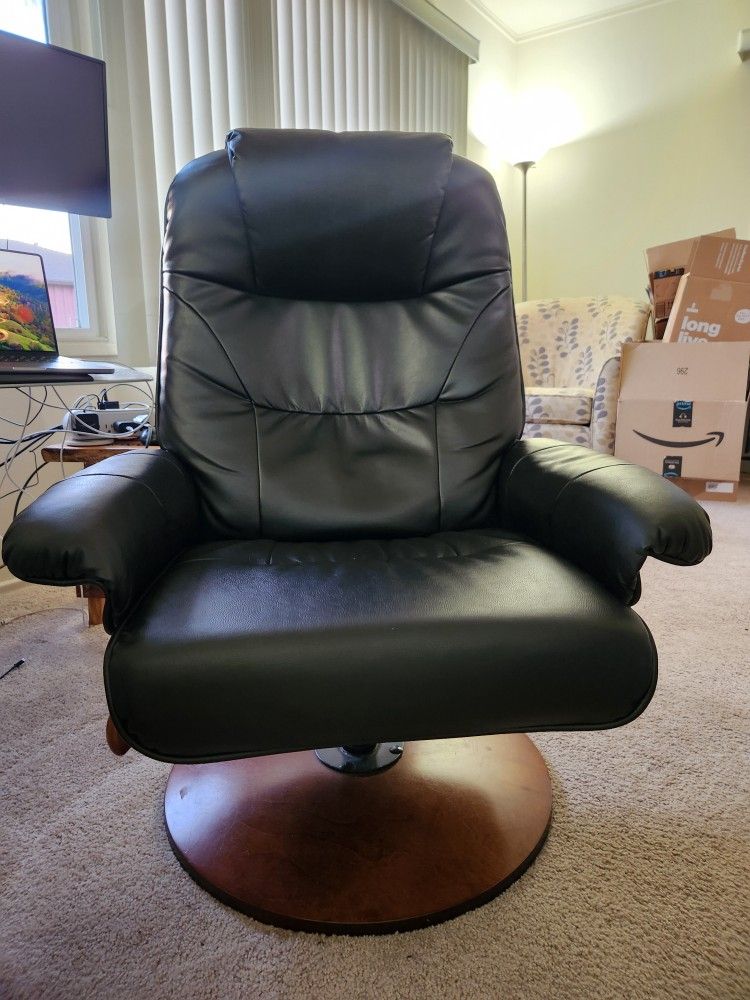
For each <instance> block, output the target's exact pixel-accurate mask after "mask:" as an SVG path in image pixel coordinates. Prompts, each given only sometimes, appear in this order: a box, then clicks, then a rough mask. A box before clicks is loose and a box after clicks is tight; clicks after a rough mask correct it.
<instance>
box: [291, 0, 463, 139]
mask: <svg viewBox="0 0 750 1000" xmlns="http://www.w3.org/2000/svg"><path fill="white" fill-rule="evenodd" d="M274 6H275V33H276V48H277V54H278V55H277V76H278V98H279V125H280V126H281V127H282V128H331V129H336V130H343V129H393V130H402V131H415V132H433V131H434V132H447V133H448V134H449V135H451V136H452V137H453V141H454V144H455V147H456V150H457V151H458V152H460V153H463V152H465V149H466V114H467V108H466V105H467V92H468V69H469V59H468V57H467V56H466V55H464V53H463V52H461V51H459V49H457V48H455V47H454V46H453V45H451V44H450V43H449V42H447V41H445V40H444V39H443V38H441V37H440V36H439V35H437V34H436V33H435V32H434V31H431V30H430V28H428V27H426V26H425V25H424V24H422V23H421V22H420V21H418V20H417V19H416V18H414V17H413V16H412V15H411V14H408V13H406V11H404V10H402V9H401V8H400V7H398V6H396V4H395V3H393V2H391V0H275V5H274Z"/></svg>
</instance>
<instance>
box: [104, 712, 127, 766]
mask: <svg viewBox="0 0 750 1000" xmlns="http://www.w3.org/2000/svg"><path fill="white" fill-rule="evenodd" d="M105 735H106V737H107V746H108V747H109V749H110V750H111V751H112V753H113V754H116V755H117V756H118V757H124V756H125V754H126V753H127V752H128V750H130V744H129V743H127V742H126V741H125V740H124V739H123V738H122V736H120V734H119V733H118V732H117V730H116V729H115V724H114V722H113V721H112V716H111V715H108V716H107V728H106V730H105Z"/></svg>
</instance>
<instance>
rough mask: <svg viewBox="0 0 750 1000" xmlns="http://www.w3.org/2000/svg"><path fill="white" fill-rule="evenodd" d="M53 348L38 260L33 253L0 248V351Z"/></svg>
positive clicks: (47, 301) (45, 295)
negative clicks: (21, 252) (14, 251)
mask: <svg viewBox="0 0 750 1000" xmlns="http://www.w3.org/2000/svg"><path fill="white" fill-rule="evenodd" d="M8 350H15V351H19V350H21V351H54V350H55V334H54V330H53V327H52V316H51V314H50V308H49V299H48V298H47V289H46V287H45V284H44V274H43V271H42V263H41V260H40V258H39V257H37V256H35V255H34V254H20V253H13V252H12V251H5V250H0V352H2V351H8Z"/></svg>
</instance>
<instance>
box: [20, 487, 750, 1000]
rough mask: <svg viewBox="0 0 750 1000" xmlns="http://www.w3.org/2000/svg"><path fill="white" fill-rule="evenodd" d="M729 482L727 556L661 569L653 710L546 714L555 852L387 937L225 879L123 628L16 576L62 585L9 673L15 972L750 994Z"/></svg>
mask: <svg viewBox="0 0 750 1000" xmlns="http://www.w3.org/2000/svg"><path fill="white" fill-rule="evenodd" d="M708 506H709V509H710V513H711V516H712V518H713V521H714V526H715V533H716V547H715V551H714V554H713V555H712V556H711V558H710V559H709V560H708V561H707V562H705V563H704V564H703V565H702V566H700V567H697V568H694V569H687V570H684V569H679V568H677V567H672V566H665V565H661V564H656V563H653V562H652V563H651V564H650V565H649V566H648V567H647V570H646V572H645V574H644V598H643V600H642V601H641V604H640V605H639V611H640V613H641V614H642V616H643V617H644V618H645V619H646V621H647V622H648V623H649V625H650V626H651V628H652V630H653V632H654V635H655V638H656V642H657V646H658V647H659V650H660V654H661V678H660V682H659V686H658V688H657V692H656V696H655V698H654V701H653V702H652V704H651V706H650V707H649V709H648V710H647V711H646V713H645V715H644V716H642V717H641V718H640V719H638V720H637V722H635V723H634V724H633V725H631V726H628V727H626V728H624V729H622V730H614V731H610V732H603V733H569V734H565V733H562V734H555V735H543V736H539V737H538V743H539V745H540V747H541V749H542V751H543V753H544V755H545V757H546V759H547V761H548V764H549V767H550V770H551V772H552V774H553V778H554V783H555V816H554V820H553V828H552V832H551V834H550V838H549V840H548V842H547V845H546V847H545V848H544V850H543V851H542V853H541V855H540V856H539V858H538V859H537V861H536V863H535V864H534V865H533V867H532V868H531V869H530V871H529V872H528V873H527V874H526V875H525V876H524V877H523V878H522V879H521V880H520V882H518V883H516V885H515V886H513V887H512V888H511V889H510V890H509V891H508V892H506V893H505V894H504V895H502V896H500V897H499V898H498V899H496V900H495V901H494V902H492V903H490V904H489V905H487V906H485V907H483V908H482V909H480V910H477V911H475V912H473V913H471V914H467V915H465V916H463V917H460V918H459V919H457V920H455V921H453V922H451V923H447V924H443V925H441V926H439V927H435V928H431V929H430V930H426V931H418V932H414V933H410V934H404V935H399V936H393V937H386V938H360V939H350V938H323V937H316V936H310V935H306V934H293V933H287V932H283V931H276V930H272V929H269V928H267V927H264V926H261V925H259V924H256V923H254V922H253V921H251V920H248V919H246V918H245V917H243V916H241V915H239V914H237V913H235V912H233V911H232V910H229V909H227V908H225V907H223V906H222V905H221V904H219V903H218V902H216V901H215V900H214V899H213V898H211V897H210V896H208V895H206V894H205V893H203V892H202V891H201V890H200V889H199V888H198V887H197V886H196V885H195V884H194V883H193V882H192V881H191V880H190V879H189V878H188V876H187V875H186V874H185V873H184V872H183V871H182V870H181V868H180V867H179V865H178V864H177V861H176V860H175V859H174V857H173V855H172V853H171V851H170V849H169V847H168V845H167V840H166V837H165V834H164V830H163V828H162V817H161V808H162V805H161V796H162V790H163V786H164V782H165V779H166V776H167V771H168V768H167V766H165V765H163V764H159V763H156V762H154V761H150V760H147V759H146V758H144V757H139V756H138V755H137V754H135V753H129V754H128V755H127V756H126V757H124V758H122V759H118V758H115V757H113V756H112V755H111V754H110V753H109V751H108V750H107V749H106V747H105V744H104V739H103V723H104V718H105V714H106V713H105V703H104V695H103V691H102V684H101V666H100V663H101V653H102V649H103V647H104V643H105V637H104V635H103V634H102V631H101V629H91V630H83V629H82V627H81V618H80V613H79V612H77V611H76V610H74V609H70V608H68V609H66V608H60V607H57V605H59V604H60V603H62V602H67V603H70V600H69V598H68V596H67V594H65V595H61V594H60V593H59V592H49V591H46V590H43V589H42V588H38V589H36V590H34V591H33V592H32V594H31V596H30V595H29V593H26V594H22V595H20V597H19V596H18V595H16V597H14V598H13V601H15V612H16V613H18V612H19V611H22V610H24V608H26V609H27V610H31V609H32V608H33V604H30V603H29V602H30V601H32V602H33V601H37V606H39V603H38V602H41V606H47V607H49V606H50V603H49V602H50V601H51V600H52V601H54V602H55V604H56V608H55V610H52V611H45V612H42V613H39V614H35V615H32V616H29V617H25V618H21V619H18V620H16V621H13V622H11V623H10V624H8V625H5V626H4V627H3V628H2V629H0V672H1V671H2V670H3V669H4V668H5V666H6V665H9V664H10V663H12V662H15V660H17V659H19V658H20V657H25V659H26V661H27V662H26V664H25V665H24V666H23V667H22V668H20V669H19V670H15V671H13V673H11V674H10V675H9V676H7V677H6V678H5V679H3V680H1V681H0V757H1V758H2V771H1V778H0V781H1V784H2V789H1V794H2V800H1V801H2V812H1V819H0V996H2V997H3V998H14V1000H15V998H20V997H28V998H44V997H54V998H84V997H94V998H103V1000H108V998H123V1000H124V998H127V1000H151V998H154V1000H157V998H158V1000H167V998H172V997H174V998H184V1000H189V998H201V1000H209V998H221V1000H224V998H227V1000H230V998H238V1000H239V998H245V1000H247V998H264V1000H265V998H285V997H293V998H313V1000H318V998H320V1000H324V998H325V1000H338V998H341V1000H359V998H362V1000H371V998H372V1000H376V998H388V1000H399V998H410V1000H411V998H419V1000H422V998H459V997H466V998H509V1000H510V998H514V1000H515V998H517V1000H537V998H544V1000H567V998H571V1000H573V998H575V1000H579V998H580V1000H588V998H607V1000H610V998H628V1000H639V998H667V997H669V998H680V1000H692V998H717V1000H730V998H732V1000H734V998H737V1000H739V998H747V997H749V996H750V967H749V951H748V937H747V934H748V928H750V905H749V899H748V891H749V890H748V884H749V880H750V848H749V845H748V830H749V829H750V787H749V782H748V750H750V739H749V738H748V728H749V727H748V722H749V719H750V705H749V696H748V692H749V690H750V685H748V679H749V676H748V675H749V674H750V664H749V662H748V661H749V659H750V655H749V653H748V644H749V638H748V636H749V633H748V624H749V622H748V607H750V488H748V487H745V489H744V492H743V497H742V501H741V502H740V503H739V504H719V503H713V504H711V505H708ZM11 611H13V608H12V607H11V605H10V602H8V603H6V605H5V607H4V608H3V609H1V610H0V619H2V618H3V617H4V616H5V617H10V612H11ZM604 656H605V660H604V662H603V663H602V669H606V651H604Z"/></svg>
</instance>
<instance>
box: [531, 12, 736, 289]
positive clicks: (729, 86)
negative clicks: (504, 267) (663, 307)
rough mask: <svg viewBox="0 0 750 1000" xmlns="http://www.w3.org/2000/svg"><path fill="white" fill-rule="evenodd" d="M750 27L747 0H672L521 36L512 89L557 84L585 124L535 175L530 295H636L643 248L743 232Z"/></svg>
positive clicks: (640, 285)
mask: <svg viewBox="0 0 750 1000" xmlns="http://www.w3.org/2000/svg"><path fill="white" fill-rule="evenodd" d="M747 27H750V0H671V2H666V3H661V4H659V5H657V6H651V7H646V8H642V9H640V10H636V11H634V12H631V13H628V14H625V15H620V16H617V17H610V18H608V19H606V20H602V21H599V22H596V23H593V24H589V25H586V26H581V27H578V28H574V29H571V30H567V31H563V32H558V33H556V34H553V35H550V36H548V37H546V38H539V39H536V40H533V41H528V42H521V43H520V44H518V46H517V55H518V65H517V83H518V88H519V90H523V89H525V88H537V87H547V86H553V87H560V88H562V89H563V90H564V91H566V92H567V93H568V94H569V95H570V96H571V97H572V98H573V99H574V101H575V103H576V105H577V106H578V109H579V111H580V112H581V116H582V120H583V126H584V129H585V134H583V135H581V137H580V138H579V139H578V140H577V141H574V142H571V143H569V144H568V145H565V146H561V147H559V148H557V149H553V150H552V151H550V152H549V153H548V154H547V155H546V156H544V157H543V158H542V159H541V161H540V162H539V164H538V165H537V166H536V167H535V168H533V169H532V171H531V172H530V173H529V194H528V198H529V216H528V231H529V249H528V253H529V297H530V298H537V297H542V298H547V297H551V296H560V295H584V294H597V295H598V294H605V293H621V294H624V295H629V296H633V297H636V298H644V297H645V296H644V287H645V282H646V275H645V266H644V260H643V250H644V248H645V247H647V246H651V245H653V244H656V243H665V242H668V241H671V240H675V239H680V238H682V237H686V236H691V235H693V234H697V233H702V232H707V231H710V230H714V229H721V228H724V227H727V226H736V228H737V233H738V236H741V237H744V238H748V237H750V62H745V63H743V62H741V61H740V59H739V57H738V56H737V34H738V31H739V29H740V28H747ZM516 271H517V274H516V280H517V281H518V268H516Z"/></svg>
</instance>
